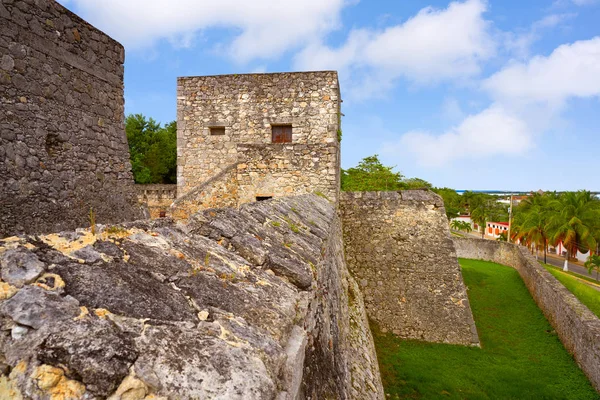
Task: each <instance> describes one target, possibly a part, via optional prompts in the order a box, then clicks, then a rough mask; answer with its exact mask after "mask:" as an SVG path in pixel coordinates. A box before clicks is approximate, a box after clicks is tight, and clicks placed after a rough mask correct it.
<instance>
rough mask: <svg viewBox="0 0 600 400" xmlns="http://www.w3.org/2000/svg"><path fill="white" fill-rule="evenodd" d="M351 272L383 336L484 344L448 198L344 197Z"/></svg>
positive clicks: (419, 193) (416, 194) (422, 194)
mask: <svg viewBox="0 0 600 400" xmlns="http://www.w3.org/2000/svg"><path fill="white" fill-rule="evenodd" d="M340 210H341V216H342V222H343V226H344V245H345V246H344V248H345V251H346V261H347V263H348V269H349V270H350V273H351V274H352V276H354V278H355V279H356V280H357V282H358V283H359V286H360V289H361V291H362V293H363V295H364V298H365V305H366V309H367V313H368V315H369V318H371V319H372V320H373V321H374V322H375V323H377V324H378V325H379V327H380V328H381V329H382V330H383V331H384V332H393V333H394V334H396V335H398V336H400V337H403V338H408V339H418V340H425V341H429V342H443V343H456V344H464V345H478V344H479V339H478V336H477V330H476V329H475V323H474V321H473V316H472V314H471V307H470V306H469V299H468V297H467V292H466V288H465V285H464V283H463V279H462V274H461V272H460V266H459V265H458V261H457V259H456V253H455V251H454V245H453V243H452V240H451V239H450V232H449V229H448V220H447V218H446V213H445V211H444V203H443V201H442V199H441V198H440V197H439V196H438V195H436V194H434V193H432V192H430V191H426V190H407V191H402V192H364V193H360V192H357V193H352V192H343V193H342V196H341V200H340Z"/></svg>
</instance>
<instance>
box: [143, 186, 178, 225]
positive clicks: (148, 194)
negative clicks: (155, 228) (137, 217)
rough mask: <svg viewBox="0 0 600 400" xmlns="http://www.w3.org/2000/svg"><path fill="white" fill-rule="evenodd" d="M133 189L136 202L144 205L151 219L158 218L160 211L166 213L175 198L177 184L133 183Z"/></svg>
mask: <svg viewBox="0 0 600 400" xmlns="http://www.w3.org/2000/svg"><path fill="white" fill-rule="evenodd" d="M135 191H136V193H137V198H138V202H140V203H141V204H145V205H146V207H147V208H148V211H149V212H150V218H152V219H155V218H159V217H160V215H161V213H162V214H165V215H166V213H167V210H168V209H169V207H170V206H171V204H172V203H173V202H174V201H175V199H176V198H177V185H159V184H153V185H135ZM163 216H164V215H163Z"/></svg>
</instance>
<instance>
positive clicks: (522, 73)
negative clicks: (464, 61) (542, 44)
mask: <svg viewBox="0 0 600 400" xmlns="http://www.w3.org/2000/svg"><path fill="white" fill-rule="evenodd" d="M483 87H484V89H486V90H487V91H488V92H489V93H491V95H492V96H493V97H494V98H496V99H498V100H502V101H507V102H515V101H517V102H522V103H543V104H547V105H550V106H554V107H556V106H561V105H562V104H563V103H564V102H565V101H566V100H568V99H569V98H570V97H593V96H599V95H600V37H595V38H593V39H590V40H583V41H579V42H575V43H572V44H565V45H562V46H560V47H557V48H556V49H555V50H554V51H553V52H552V54H550V55H549V56H547V57H544V56H536V57H533V58H532V59H531V60H529V61H528V62H526V63H513V64H510V65H508V66H507V67H505V68H504V69H502V70H500V71H499V72H497V73H496V74H494V75H492V76H491V77H490V78H488V79H486V80H485V81H484V83H483Z"/></svg>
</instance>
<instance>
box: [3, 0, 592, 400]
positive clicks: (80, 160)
mask: <svg viewBox="0 0 600 400" xmlns="http://www.w3.org/2000/svg"><path fill="white" fill-rule="evenodd" d="M0 52H1V53H0V61H1V64H0V67H1V68H0V85H1V86H0V101H1V102H2V104H1V106H2V111H3V112H2V114H1V115H0V140H1V141H0V161H1V162H0V185H1V186H2V192H1V193H0V202H1V205H2V213H0V267H1V268H0V272H1V277H2V280H1V281H0V317H1V318H2V321H3V323H2V326H1V327H0V372H1V375H0V398H16V399H20V398H33V399H46V398H54V397H52V396H55V395H56V394H57V393H58V394H61V393H62V394H65V393H66V394H68V396H69V398H74V399H79V398H81V399H84V398H107V397H110V398H111V399H121V400H124V399H140V400H141V399H147V400H150V399H167V398H178V399H198V398H202V399H204V398H206V399H213V398H214V399H277V400H284V399H315V400H316V399H326V398H336V399H384V398H385V396H384V392H383V387H382V384H381V378H380V373H379V366H378V362H377V356H376V353H375V349H374V344H373V338H372V335H371V331H370V326H369V320H370V321H371V322H372V323H374V324H377V325H378V326H379V327H380V328H381V329H382V330H383V331H386V332H392V333H394V334H396V335H398V336H400V337H403V338H410V339H418V340H424V341H432V342H443V343H453V344H461V345H478V344H479V340H478V337H477V331H476V329H475V325H474V322H473V317H472V314H471V309H470V306H469V302H468V297H467V294H466V288H465V285H464V283H463V280H462V276H461V272H460V268H459V265H458V262H457V258H456V250H455V248H456V247H455V246H458V247H459V248H460V250H461V252H462V253H461V254H467V253H469V254H470V253H476V251H475V250H472V249H474V248H477V247H476V246H475V247H472V246H474V245H473V244H469V245H463V244H462V242H460V243H459V242H456V243H455V242H453V241H452V240H451V239H450V235H449V230H448V221H447V219H446V215H445V211H444V205H443V202H442V200H441V198H440V197H439V196H437V195H435V194H434V193H432V192H429V191H401V192H365V193H340V189H339V188H340V182H339V180H340V141H339V140H340V134H341V126H340V120H341V115H342V114H341V103H342V100H341V95H340V88H339V83H338V78H337V73H336V72H334V71H321V72H305V73H279V74H247V75H246V74H243V75H224V76H207V77H185V78H179V79H178V82H177V125H178V135H177V136H178V137H177V151H178V184H177V190H176V191H175V190H173V189H172V188H168V187H165V186H155V187H144V188H140V189H137V192H138V198H139V199H141V200H143V201H145V202H147V203H148V205H149V206H150V207H149V208H150V211H151V212H152V214H153V216H154V217H160V216H161V214H163V215H164V214H167V218H155V219H148V218H147V216H148V214H147V213H146V210H145V209H144V207H141V206H140V205H139V204H138V203H137V202H136V200H135V192H136V188H135V185H134V184H133V179H132V175H131V171H130V169H131V165H130V163H129V159H128V152H127V141H126V136H125V132H124V127H123V118H124V115H123V104H124V102H123V60H124V51H123V48H122V46H121V45H120V44H118V43H117V42H115V41H114V40H112V39H111V38H109V37H108V36H107V35H105V34H103V33H102V32H100V31H99V30H97V29H95V28H94V27H92V26H90V25H89V24H87V23H86V22H85V21H83V20H82V19H80V18H79V17H77V16H76V15H74V14H72V13H70V12H69V11H68V10H66V9H65V8H64V7H62V6H60V5H59V4H58V3H56V2H55V1H53V0H24V1H18V2H14V1H9V0H2V2H1V3H0ZM175 193H176V194H175ZM167 206H168V207H167ZM490 246H491V245H490ZM493 251H494V250H490V251H489V252H488V253H489V254H487V253H486V254H487V256H489V257H492V255H490V254H495V253H493ZM502 254H504V253H502ZM494 256H495V255H494ZM515 257H516V256H515ZM519 265H520V264H519ZM519 268H525V267H519ZM536 274H537V272H536ZM544 279H546V278H545V277H544ZM538 281H539V280H536V282H538ZM539 282H541V281H539ZM543 284H544V283H543V282H542V283H536V285H543ZM552 293H554V292H552ZM569 301H572V300H571V299H569ZM556 304H558V306H556ZM552 305H553V308H552V307H551V308H550V309H551V310H555V309H556V310H559V311H549V312H559V313H560V312H561V310H562V309H563V308H561V307H563V303H560V301H559V300H554V299H553V300H552ZM572 315H575V314H568V316H569V318H571V317H572ZM577 315H579V314H577ZM585 316H586V318H588V317H589V315H588V314H585ZM550 319H551V318H550ZM596 320H597V318H596ZM594 323H595V322H594ZM584 325H585V324H582V325H581V326H584ZM585 326H587V325H585ZM586 337H587V336H586ZM590 337H591V336H590ZM573 346H574V348H576V349H580V348H583V349H587V348H589V347H590V346H591V345H590V344H589V342H588V341H587V339H585V338H583V339H581V340H580V341H579V342H578V343H577V344H576V346H575V345H573ZM577 346H582V347H577ZM596 350H597V348H596ZM596 350H594V351H589V352H585V354H586V357H588V358H589V360H590V361H589V362H588V363H589V364H590V365H592V368H594V367H593V366H594V365H596V366H597V365H598V363H597V362H595V361H596V359H597V358H593V357H596V355H597V354H598V352H597V351H596ZM577 351H580V350H577ZM590 354H591V356H590ZM590 357H592V358H590ZM586 372H587V370H586ZM587 373H588V375H593V373H590V372H587Z"/></svg>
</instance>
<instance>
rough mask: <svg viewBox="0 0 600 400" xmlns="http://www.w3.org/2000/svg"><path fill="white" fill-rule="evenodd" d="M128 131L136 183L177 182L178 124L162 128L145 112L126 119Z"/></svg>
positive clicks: (170, 124)
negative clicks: (146, 115)
mask: <svg viewBox="0 0 600 400" xmlns="http://www.w3.org/2000/svg"><path fill="white" fill-rule="evenodd" d="M125 131H126V132H127V141H128V142H129V154H130V158H131V165H132V169H133V177H134V179H135V182H136V183H176V182H177V123H176V122H175V121H173V122H171V123H169V124H167V125H165V126H164V127H161V125H160V123H158V122H156V121H155V120H153V119H152V118H148V119H147V118H146V117H145V116H143V115H142V114H131V115H128V116H127V118H125Z"/></svg>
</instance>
